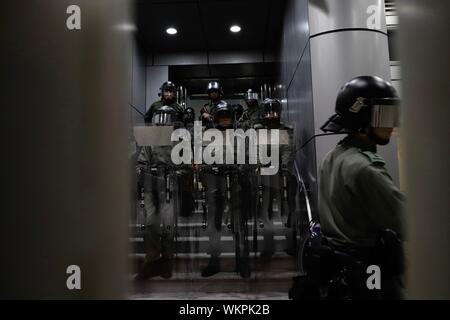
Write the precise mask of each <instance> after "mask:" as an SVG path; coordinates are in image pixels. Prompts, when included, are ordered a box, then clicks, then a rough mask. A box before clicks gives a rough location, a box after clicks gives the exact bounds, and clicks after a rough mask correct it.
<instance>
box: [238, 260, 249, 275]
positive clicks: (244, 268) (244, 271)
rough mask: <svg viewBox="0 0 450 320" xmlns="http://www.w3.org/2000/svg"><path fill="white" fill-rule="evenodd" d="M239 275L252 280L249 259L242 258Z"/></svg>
mask: <svg viewBox="0 0 450 320" xmlns="http://www.w3.org/2000/svg"><path fill="white" fill-rule="evenodd" d="M239 274H240V275H241V277H242V278H244V279H248V278H250V275H251V271H250V262H249V260H248V258H242V259H241V261H240V263H239Z"/></svg>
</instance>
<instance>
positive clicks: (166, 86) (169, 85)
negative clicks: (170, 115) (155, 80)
mask: <svg viewBox="0 0 450 320" xmlns="http://www.w3.org/2000/svg"><path fill="white" fill-rule="evenodd" d="M165 91H170V92H172V93H173V97H174V100H176V98H177V86H176V85H175V83H173V82H171V81H166V82H164V83H163V84H162V86H161V88H159V93H158V96H159V97H161V99H162V98H163V97H164V92H165Z"/></svg>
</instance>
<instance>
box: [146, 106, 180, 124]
mask: <svg viewBox="0 0 450 320" xmlns="http://www.w3.org/2000/svg"><path fill="white" fill-rule="evenodd" d="M176 121H177V119H176V114H175V110H174V109H173V108H171V107H168V106H164V107H162V108H161V109H159V110H157V111H156V112H155V114H154V115H153V118H152V124H154V125H159V126H171V125H174V123H175V122H176Z"/></svg>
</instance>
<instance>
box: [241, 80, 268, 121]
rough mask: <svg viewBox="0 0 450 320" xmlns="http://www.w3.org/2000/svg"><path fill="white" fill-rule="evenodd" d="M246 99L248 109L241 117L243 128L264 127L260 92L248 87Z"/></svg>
mask: <svg viewBox="0 0 450 320" xmlns="http://www.w3.org/2000/svg"><path fill="white" fill-rule="evenodd" d="M244 100H245V103H246V104H247V109H246V110H245V111H244V113H243V114H242V116H241V118H240V122H241V126H242V128H243V129H248V128H254V129H260V128H262V127H263V125H262V116H261V111H260V108H259V104H258V93H256V92H253V90H252V89H248V90H247V92H246V93H245V95H244Z"/></svg>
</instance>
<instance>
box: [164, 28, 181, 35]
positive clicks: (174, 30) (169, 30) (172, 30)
mask: <svg viewBox="0 0 450 320" xmlns="http://www.w3.org/2000/svg"><path fill="white" fill-rule="evenodd" d="M166 32H167V33H168V34H171V35H173V34H177V33H178V31H177V29H175V28H168V29H167V30H166Z"/></svg>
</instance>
